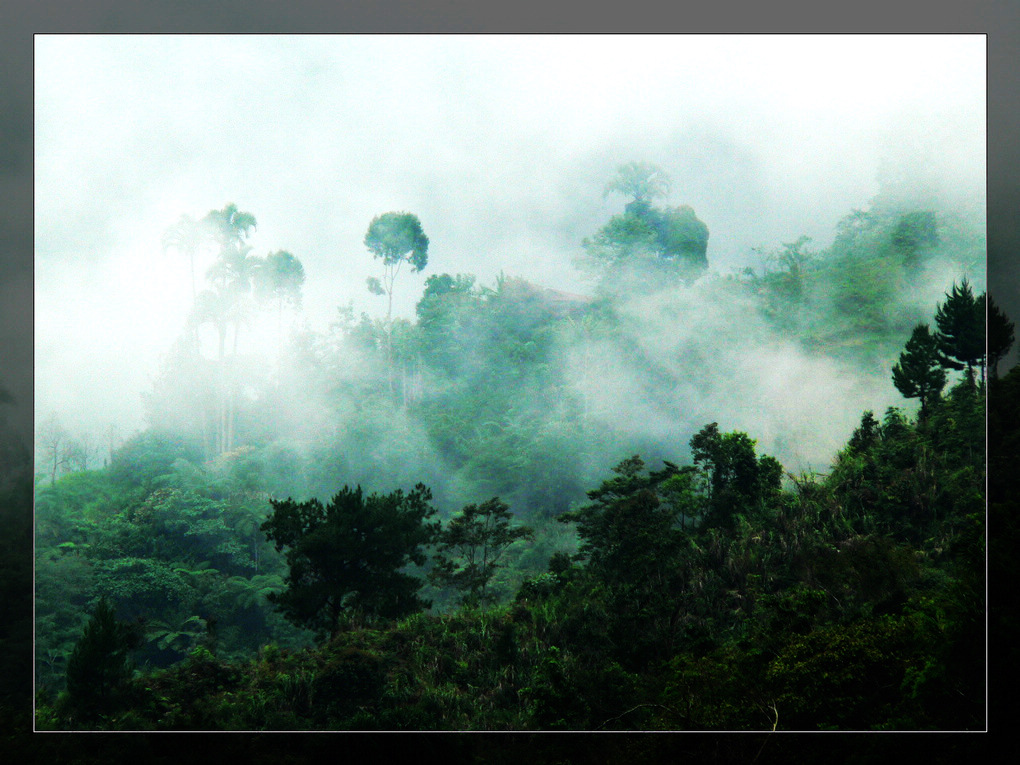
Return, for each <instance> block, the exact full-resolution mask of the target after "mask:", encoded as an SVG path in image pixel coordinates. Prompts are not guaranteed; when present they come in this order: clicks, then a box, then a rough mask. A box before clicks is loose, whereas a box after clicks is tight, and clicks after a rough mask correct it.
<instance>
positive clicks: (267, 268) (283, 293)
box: [255, 250, 305, 364]
mask: <svg viewBox="0 0 1020 765" xmlns="http://www.w3.org/2000/svg"><path fill="white" fill-rule="evenodd" d="M304 283H305V267H304V266H303V265H301V261H300V260H298V259H297V258H296V257H295V256H294V255H293V254H291V253H289V252H287V251H286V250H278V251H276V252H271V253H269V254H268V255H266V257H265V260H263V261H262V264H261V267H260V268H259V270H258V272H257V273H256V283H255V287H256V291H257V292H258V293H259V294H260V295H262V296H263V297H270V298H274V299H275V300H276V311H277V312H276V361H277V364H279V363H280V357H281V355H282V351H281V344H282V342H283V304H284V303H290V304H291V305H292V306H295V307H299V306H300V305H301V286H302V285H303V284H304Z"/></svg>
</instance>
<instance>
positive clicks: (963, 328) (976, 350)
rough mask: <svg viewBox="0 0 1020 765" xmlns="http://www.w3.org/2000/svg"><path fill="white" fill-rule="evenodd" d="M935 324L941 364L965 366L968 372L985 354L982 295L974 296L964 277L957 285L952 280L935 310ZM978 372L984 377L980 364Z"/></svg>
mask: <svg viewBox="0 0 1020 765" xmlns="http://www.w3.org/2000/svg"><path fill="white" fill-rule="evenodd" d="M935 324H936V325H937V326H938V332H937V333H936V335H935V337H936V338H937V341H938V349H939V352H940V353H941V354H942V356H943V364H944V365H945V366H947V367H949V368H950V369H964V368H966V369H967V373H968V375H970V373H971V370H972V368H973V366H974V365H975V364H977V363H980V362H981V361H982V359H984V355H985V301H984V296H980V297H975V296H974V291H973V290H972V289H971V286H970V283H969V282H968V281H967V280H966V279H964V280H963V281H962V282H961V284H960V286H957V285H956V284H955V283H954V284H953V287H952V289H951V290H950V291H949V292H947V293H946V299H945V302H943V303H942V304H941V305H939V307H938V309H937V311H936V313H935ZM981 375H982V379H984V367H982V370H981Z"/></svg>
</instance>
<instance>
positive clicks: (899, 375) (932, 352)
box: [892, 324, 946, 417]
mask: <svg viewBox="0 0 1020 765" xmlns="http://www.w3.org/2000/svg"><path fill="white" fill-rule="evenodd" d="M943 363H944V358H943V357H942V355H941V354H940V351H939V342H938V339H937V338H936V336H934V335H932V334H931V330H930V329H929V328H928V325H927V324H918V325H917V326H916V327H914V331H913V333H912V334H911V335H910V339H909V340H908V341H907V345H906V348H905V349H904V351H903V353H901V354H900V360H899V362H898V363H896V364H895V365H894V366H893V369H892V377H893V383H894V384H895V385H896V389H897V390H898V391H899V392H900V393H902V394H903V395H904V396H905V397H906V398H918V399H920V400H921V417H925V416H926V415H927V414H928V408H929V405H930V404H931V403H932V401H934V400H936V399H937V398H938V397H939V395H940V394H941V393H942V389H943V388H944V387H945V385H946V370H945V369H944V368H943V367H942V364H943Z"/></svg>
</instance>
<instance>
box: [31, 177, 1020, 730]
mask: <svg viewBox="0 0 1020 765" xmlns="http://www.w3.org/2000/svg"><path fill="white" fill-rule="evenodd" d="M667 181H668V179H666V178H665V174H664V173H662V171H661V170H659V169H658V168H656V167H654V166H652V165H647V164H642V163H632V164H630V165H625V166H623V167H621V168H620V169H619V171H618V172H617V174H616V175H615V176H614V177H613V178H612V179H611V180H610V183H609V186H608V187H607V190H608V191H609V192H610V193H612V194H615V195H616V196H615V198H616V199H618V200H619V199H621V198H622V199H623V205H622V211H621V212H619V213H618V214H615V215H613V216H612V217H611V218H610V219H609V220H607V221H605V223H604V225H603V226H602V227H600V228H599V229H598V230H596V231H593V232H592V233H591V236H590V237H589V238H587V239H586V240H585V241H584V242H583V245H582V251H583V254H582V255H581V256H580V257H579V258H578V259H577V266H578V268H579V269H581V270H582V271H584V272H585V273H586V274H588V276H589V277H590V280H591V282H590V283H591V290H590V291H589V292H588V293H587V294H577V293H574V292H570V291H565V290H559V289H556V286H555V285H539V284H536V283H533V282H532V281H528V280H525V279H522V278H518V277H515V276H512V275H501V276H500V277H499V278H498V279H497V280H496V281H495V282H494V283H492V284H481V283H479V282H478V280H477V279H476V278H475V277H474V276H473V275H471V274H463V273H457V274H449V273H429V275H428V276H427V278H426V280H425V282H424V290H423V292H422V294H421V295H420V297H419V298H418V300H417V304H416V309H415V313H414V316H413V317H412V318H402V317H399V316H396V315H395V314H394V311H393V308H392V306H393V296H394V293H395V292H399V291H400V290H401V289H404V288H405V284H404V282H403V281H402V278H401V277H402V276H404V275H405V274H406V273H408V272H411V271H413V272H425V273H428V272H429V248H430V244H431V242H430V240H429V237H428V235H427V232H426V230H425V228H424V226H423V224H422V222H421V221H420V220H419V219H418V217H417V216H416V215H414V214H413V213H409V212H397V211H394V212H387V213H382V214H380V215H379V216H377V217H375V218H374V219H373V220H371V221H370V222H369V221H366V223H367V231H366V234H365V238H364V242H363V244H364V251H365V273H366V274H368V275H369V276H368V278H367V281H366V287H367V289H368V290H369V291H370V292H372V293H374V294H376V295H378V297H379V305H380V306H383V305H385V309H384V310H383V309H380V311H379V314H380V315H377V316H371V315H368V314H362V315H360V316H355V315H354V311H353V309H352V308H350V307H349V306H339V308H338V310H337V313H336V319H335V322H334V323H333V324H332V326H330V327H328V328H326V329H324V330H316V329H314V328H312V327H311V326H309V325H308V323H307V322H304V321H303V320H302V318H301V311H300V306H301V297H302V290H303V288H304V286H305V284H306V280H307V281H312V280H314V279H315V278H316V275H315V274H314V273H306V271H305V268H304V266H303V265H302V263H301V260H300V258H299V257H298V256H296V255H294V254H292V253H290V252H288V251H284V250H277V251H273V252H269V253H266V254H265V255H260V254H258V251H257V250H256V248H255V242H256V231H257V229H256V225H257V221H256V215H255V214H253V213H251V212H246V211H242V210H239V209H238V208H237V207H236V206H235V205H233V204H229V205H226V206H225V207H223V208H222V209H218V210H212V211H210V212H209V213H208V214H206V215H204V217H200V218H195V217H191V215H190V214H189V215H184V216H182V217H181V218H180V219H179V221H178V222H177V223H176V224H174V225H172V226H170V227H168V229H167V231H166V234H165V236H164V238H163V244H164V246H165V247H166V249H167V251H168V253H170V254H175V255H180V256H181V257H180V258H179V262H180V266H181V268H182V269H188V268H189V262H191V263H193V258H194V255H195V253H196V252H198V251H199V250H200V249H201V248H212V249H213V250H214V251H215V263H214V265H213V267H212V268H211V269H210V270H209V271H208V272H207V273H206V274H205V275H204V279H201V278H200V276H199V275H197V274H195V275H194V277H193V278H194V288H193V311H192V313H191V315H190V319H189V322H188V323H187V325H186V326H185V327H183V328H182V332H181V334H180V338H179V340H178V341H177V342H176V343H175V344H174V346H173V347H172V348H168V349H167V351H166V355H165V358H164V364H163V369H162V372H161V374H160V375H159V376H158V378H157V379H154V380H153V383H152V387H151V390H149V391H148V392H147V393H146V394H145V406H146V412H147V419H148V425H147V427H146V428H145V429H144V430H142V431H140V432H138V433H135V434H133V435H131V436H130V437H128V438H126V439H125V440H123V441H122V442H120V443H116V442H115V441H114V440H113V439H112V435H111V442H110V444H108V445H107V446H102V447H100V446H98V445H96V444H94V443H93V444H92V445H90V443H89V442H88V440H87V439H82V438H81V437H80V436H79V437H78V438H75V437H74V435H73V434H69V433H68V432H66V431H65V430H64V429H63V427H62V426H61V424H60V423H59V422H58V421H57V420H52V421H50V422H48V423H46V424H45V427H43V428H42V429H41V431H40V433H41V436H40V439H39V441H38V443H37V445H36V446H37V461H36V476H35V507H36V513H35V523H36V529H35V535H36V536H35V541H36V544H35V556H36V569H35V582H36V613H35V618H36V625H35V626H36V642H35V653H36V665H35V677H36V725H37V726H38V727H39V728H42V729H46V730H55V729H99V730H206V729H208V730H317V729H352V730H436V729H441V730H503V731H511V730H521V731H525V730H557V729H566V730H977V729H982V728H984V726H985V720H986V710H985V690H986V689H985V666H986V656H985V573H984V571H985V552H986V551H985V402H986V392H988V391H991V392H992V393H994V392H995V391H996V390H1006V389H1011V388H1010V386H1014V384H1015V379H1014V378H1015V376H1016V374H1017V372H1015V371H1013V372H1010V373H1009V374H1005V370H1001V372H1002V373H1003V375H1004V376H1003V377H1002V379H999V373H1000V370H999V369H998V362H999V360H1000V359H1001V358H1003V357H1004V355H1005V354H1006V352H1007V351H1008V349H1009V348H1010V347H1011V345H1012V342H1013V331H1012V324H1011V322H1010V321H1009V318H1008V317H1006V316H1004V315H1003V314H1002V313H1001V312H999V311H998V310H997V309H996V308H995V306H994V303H992V302H991V301H990V300H987V298H986V295H985V294H984V291H983V289H984V285H983V283H982V279H983V272H982V269H983V263H984V240H983V233H982V232H981V231H978V230H976V229H975V228H973V227H972V226H970V225H969V224H968V222H967V220H966V219H965V218H964V217H963V216H961V215H958V214H956V213H954V211H951V210H949V211H946V210H938V209H915V208H912V207H909V206H904V205H903V204H901V203H898V202H896V201H895V200H894V199H893V198H890V197H883V196H879V197H878V198H876V199H875V200H873V201H872V202H871V203H870V204H869V206H868V208H867V209H866V210H855V211H853V212H851V213H850V214H848V215H847V216H846V218H845V219H844V220H843V221H842V223H841V224H840V226H839V231H838V235H837V236H836V238H835V241H834V243H833V244H832V245H831V246H829V247H826V248H824V249H820V250H814V249H812V247H811V243H810V240H808V239H807V238H806V237H802V238H800V239H798V240H797V241H795V242H793V243H789V244H783V245H781V246H780V247H779V248H778V249H777V250H776V251H774V252H760V253H757V256H756V257H757V260H756V263H757V264H756V265H755V266H753V267H749V268H747V269H745V270H744V271H741V272H734V273H721V272H719V271H717V270H715V269H713V267H712V261H711V234H710V224H711V221H708V222H707V223H706V222H704V221H702V220H701V219H700V218H699V217H698V216H697V214H696V213H695V211H694V210H693V209H692V208H691V207H690V206H687V205H681V206H678V207H674V206H670V204H669V203H667V201H666V200H667V199H668V192H669V186H668V183H667ZM191 267H192V268H193V265H192V266H191ZM192 273H194V272H193V271H192ZM986 303H987V305H988V310H987V319H986ZM986 336H987V337H988V344H987V353H986V344H985V338H986ZM848 401H854V402H856V401H861V402H864V403H863V405H862V406H861V407H860V409H859V410H855V411H848V406H847V402H848ZM1003 427H1004V428H1005V429H1006V432H1010V433H1011V432H1012V430H1010V427H1011V426H1009V425H1008V424H1004V425H1003Z"/></svg>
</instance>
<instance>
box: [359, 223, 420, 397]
mask: <svg viewBox="0 0 1020 765" xmlns="http://www.w3.org/2000/svg"><path fill="white" fill-rule="evenodd" d="M365 247H367V248H368V251H369V252H371V253H372V256H373V257H375V258H380V259H381V260H382V262H383V279H382V282H380V281H379V280H378V279H374V278H369V280H368V289H369V291H370V292H373V293H375V294H385V295H386V299H387V302H386V363H387V366H388V368H389V372H388V374H389V385H390V393H391V394H392V393H393V284H394V282H395V281H396V279H397V274H399V273H400V268H401V266H403V265H404V263H407V264H408V265H409V266H410V267H411V271H414V272H417V271H421V270H422V269H424V268H425V266H426V265H427V264H428V262H429V238H428V237H427V236H425V230H424V229H423V228H422V225H421V221H420V220H418V216H417V215H414V214H412V213H406V212H388V213H383V214H382V215H377V216H376V217H375V218H373V219H372V222H371V223H370V224H369V226H368V231H367V232H366V233H365Z"/></svg>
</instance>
